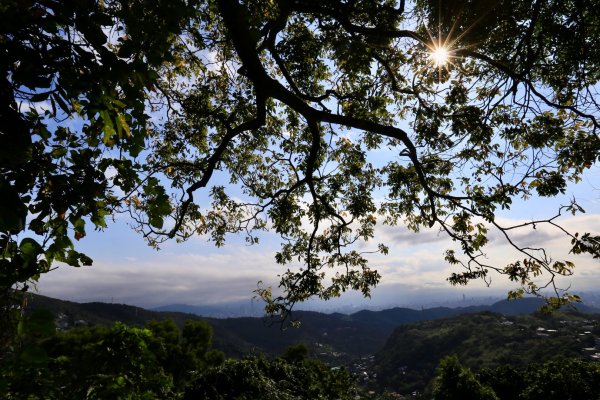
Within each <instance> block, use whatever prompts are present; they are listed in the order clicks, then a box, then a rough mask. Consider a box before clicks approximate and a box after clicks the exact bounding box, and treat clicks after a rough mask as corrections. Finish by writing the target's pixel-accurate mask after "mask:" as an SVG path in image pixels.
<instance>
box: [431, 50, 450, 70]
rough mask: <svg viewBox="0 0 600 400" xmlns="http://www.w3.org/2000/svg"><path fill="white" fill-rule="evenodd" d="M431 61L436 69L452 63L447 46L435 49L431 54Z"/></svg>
mask: <svg viewBox="0 0 600 400" xmlns="http://www.w3.org/2000/svg"><path fill="white" fill-rule="evenodd" d="M429 59H430V60H431V62H432V63H433V64H434V65H435V66H436V67H442V66H444V65H446V64H447V63H448V62H450V52H449V51H448V48H447V47H445V46H439V47H434V48H433V49H432V50H431V52H430V53H429Z"/></svg>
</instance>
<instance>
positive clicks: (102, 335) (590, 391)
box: [0, 296, 600, 400]
mask: <svg viewBox="0 0 600 400" xmlns="http://www.w3.org/2000/svg"><path fill="white" fill-rule="evenodd" d="M526 303H527V302H524V304H525V305H524V304H521V305H519V304H514V306H513V307H512V311H513V313H512V314H499V313H494V312H490V311H484V312H475V311H472V310H469V309H464V310H462V313H461V315H455V316H445V317H440V315H439V314H440V313H441V311H442V309H433V310H432V311H433V312H430V313H429V314H428V316H427V317H424V318H423V319H424V320H422V321H420V322H414V321H406V322H398V325H399V326H397V327H396V328H395V329H394V330H393V331H391V332H389V333H388V335H387V336H386V338H387V339H386V340H385V341H382V343H384V344H382V347H381V348H379V349H377V351H374V352H373V353H372V354H368V353H364V352H361V351H355V352H347V353H344V352H343V347H344V346H347V347H348V348H350V347H351V346H352V344H353V343H354V344H355V345H356V347H357V348H358V349H360V348H361V346H360V343H361V341H364V340H365V339H366V338H365V336H364V335H368V334H369V332H368V331H360V330H359V331H356V332H353V333H352V334H349V333H351V332H352V329H353V327H355V326H356V325H353V324H354V323H355V322H353V321H352V316H345V321H346V325H345V327H341V326H340V325H339V319H340V315H337V314H318V313H306V314H303V315H302V317H301V318H302V319H301V321H302V325H301V326H300V327H299V328H294V329H293V336H292V337H291V338H290V337H288V340H283V341H282V340H281V339H277V338H278V337H282V336H283V337H285V334H286V331H282V330H281V329H280V327H279V326H269V324H266V323H265V322H266V321H267V320H265V319H261V318H254V319H252V318H233V319H232V321H231V322H232V323H231V324H230V325H219V322H223V321H225V320H223V321H219V320H216V319H205V318H201V317H198V316H195V315H191V314H183V313H169V312H155V311H148V310H144V309H140V308H137V307H131V306H126V305H117V304H103V303H89V304H87V305H86V304H77V303H71V302H63V301H60V300H55V299H50V298H45V297H38V296H36V297H34V298H33V299H32V300H31V303H30V305H31V306H30V307H29V308H28V312H27V313H26V314H25V315H24V317H23V318H22V319H21V323H20V324H19V330H18V335H17V337H16V341H15V342H14V343H13V346H12V347H11V350H10V351H5V352H4V353H3V354H2V359H1V365H0V372H1V377H0V396H1V397H2V398H6V399H15V400H16V399H25V398H27V399H40V400H41V399H84V398H85V399H248V400H249V399H258V398H261V399H262V398H265V399H273V400H275V399H298V400H300V399H373V400H385V399H401V398H406V399H436V400H440V399H457V400H458V399H469V398H472V399H506V400H512V399H517V398H523V399H528V400H538V399H539V400H543V399H544V400H546V399H557V400H558V399H568V398H573V399H596V398H597V397H594V396H597V393H599V392H598V390H599V389H600V387H599V386H598V385H600V380H599V378H600V362H598V360H597V358H598V357H597V356H598V353H600V315H598V314H580V313H574V312H557V313H554V314H550V315H547V314H540V313H537V312H536V313H532V314H524V313H523V310H524V309H527V308H530V306H527V305H526ZM497 304H498V305H497V306H496V307H502V308H504V309H506V308H507V306H506V305H505V303H504V302H500V303H497ZM536 304H537V305H538V306H539V304H540V303H539V302H537V301H536ZM34 305H35V306H34ZM42 305H44V306H46V307H47V308H46V309H45V308H43V307H42ZM48 309H51V310H52V311H49V310H48ZM400 310H401V309H395V310H384V311H381V312H368V313H365V312H360V313H358V315H359V316H361V315H362V316H364V315H365V314H366V315H368V316H369V320H370V321H371V322H372V323H373V322H374V321H376V320H379V321H380V323H381V324H383V323H382V321H388V322H389V321H390V317H391V316H392V315H395V316H396V317H398V316H399V315H400V314H403V315H404V318H406V315H408V314H409V313H406V312H402V313H401V312H400ZM410 311H411V312H413V313H414V312H415V310H410ZM423 311H426V310H423ZM303 317H306V318H303ZM355 318H356V317H355ZM413 318H414V314H413ZM115 321H126V322H127V324H125V323H123V322H115ZM206 321H210V322H211V323H213V322H214V323H215V326H217V327H219V329H218V332H219V333H218V334H216V335H215V333H214V332H215V331H214V330H213V328H212V327H211V326H210V325H209V323H208V322H206ZM398 321H400V320H398ZM322 329H326V330H327V332H328V335H326V336H330V337H328V338H327V337H323V335H322V334H321V335H320V337H317V339H315V336H314V332H315V331H316V332H324V331H323V330H322ZM235 331H244V332H246V333H247V332H255V333H254V334H252V333H250V334H249V336H248V335H246V336H244V337H245V338H246V340H247V341H245V342H244V341H242V340H241V339H240V337H239V336H236V334H235ZM252 335H254V338H252V337H251V336H252ZM268 338H275V339H274V340H272V341H269V339H268ZM315 340H320V341H322V342H325V341H326V340H329V341H330V343H335V342H336V341H339V342H341V343H344V342H348V344H346V345H341V346H339V347H337V348H335V347H331V348H329V351H328V350H327V346H324V345H323V343H316V342H315ZM242 343H245V346H243V345H242ZM284 344H287V346H288V347H287V348H283V347H282V346H283V345H284ZM259 349H260V350H259ZM282 349H283V350H282ZM336 350H337V351H336ZM334 355H336V356H334ZM342 355H343V356H342ZM592 356H594V357H596V359H594V358H592ZM550 381H551V382H552V383H551V384H549V383H548V382H550ZM570 395H573V396H575V397H568V396H570ZM519 396H520V397H519Z"/></svg>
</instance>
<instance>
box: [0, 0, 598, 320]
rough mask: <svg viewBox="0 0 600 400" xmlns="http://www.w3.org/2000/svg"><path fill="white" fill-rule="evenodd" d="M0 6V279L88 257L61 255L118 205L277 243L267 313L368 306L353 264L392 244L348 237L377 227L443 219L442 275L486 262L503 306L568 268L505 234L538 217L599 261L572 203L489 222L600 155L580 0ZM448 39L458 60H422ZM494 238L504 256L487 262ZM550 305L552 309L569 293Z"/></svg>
mask: <svg viewBox="0 0 600 400" xmlns="http://www.w3.org/2000/svg"><path fill="white" fill-rule="evenodd" d="M0 13H1V16H2V19H3V21H7V23H6V24H4V25H3V27H2V28H0V29H2V40H1V41H0V52H1V54H2V58H1V59H2V62H1V64H0V68H1V69H2V81H1V82H0V85H1V88H0V97H1V99H0V100H1V102H2V104H1V105H0V107H1V109H0V118H1V120H2V122H1V124H0V126H1V127H2V128H1V133H2V135H1V137H0V142H1V143H0V144H1V145H0V149H1V150H0V159H1V163H0V168H1V170H2V174H1V176H0V194H1V196H2V198H3V199H4V202H5V204H6V205H8V206H7V207H3V208H2V210H1V213H0V232H1V234H0V246H1V250H2V254H3V256H2V259H0V280H1V281H0V283H1V285H2V286H3V287H4V288H10V287H13V286H14V285H15V284H22V283H24V282H27V281H28V280H30V279H35V278H36V277H37V276H39V274H40V273H44V272H46V271H48V270H49V269H50V268H51V265H52V263H53V262H55V261H60V262H66V263H67V264H70V265H73V266H79V265H86V264H90V263H91V259H90V258H89V257H88V256H87V255H84V254H81V253H80V252H78V251H77V250H76V247H75V245H74V243H75V242H74V241H76V240H79V239H81V238H82V237H83V236H85V233H86V229H89V227H91V226H93V227H94V228H98V229H102V228H104V227H106V218H107V217H110V216H113V215H115V214H116V213H121V212H122V213H128V214H130V216H131V217H132V221H133V224H134V226H135V227H136V229H137V230H139V231H140V232H142V233H143V235H144V237H145V238H147V239H148V240H149V242H150V243H151V244H153V245H158V244H160V242H161V241H163V240H166V239H169V238H177V239H179V240H185V239H187V238H189V237H190V236H192V235H198V234H199V235H208V236H209V237H210V238H211V239H212V240H213V241H214V242H215V243H216V244H217V245H221V244H223V243H224V241H225V238H226V235H227V234H229V233H241V234H244V235H246V237H247V240H248V242H249V243H252V244H254V243H256V242H258V240H259V236H260V231H263V230H271V231H274V232H276V233H277V234H279V235H280V236H281V238H282V247H281V250H280V251H279V252H278V253H277V254H276V261H277V262H279V263H280V264H283V265H289V266H288V269H286V270H285V271H284V272H283V273H282V274H281V280H280V282H279V285H280V292H277V293H274V292H273V291H272V289H271V288H269V287H259V289H258V290H257V292H258V294H259V295H260V296H261V297H263V298H264V299H265V300H266V301H267V310H268V311H269V312H272V313H277V312H285V311H286V310H288V309H289V308H290V307H292V306H293V305H294V304H295V303H296V302H299V301H303V300H306V299H307V298H309V297H311V296H318V297H320V298H323V299H329V298H332V297H336V296H339V295H340V294H341V293H342V292H344V291H346V290H351V289H352V290H359V291H361V292H362V293H363V294H365V295H369V293H370V289H371V288H372V287H373V286H374V285H376V284H377V283H378V282H379V279H380V274H379V273H378V272H377V270H376V269H374V268H372V267H370V266H369V264H368V262H367V253H369V252H381V253H386V252H387V247H386V245H385V244H384V243H383V244H379V245H373V246H372V247H369V246H368V245H369V244H370V243H367V246H366V247H365V246H363V245H362V244H361V243H362V242H368V241H369V240H370V239H372V238H373V236H374V232H375V227H376V225H377V224H378V223H385V224H389V225H393V226H396V225H402V224H403V225H405V226H406V227H408V228H409V229H411V230H414V231H418V230H419V229H422V228H427V227H429V228H433V227H435V228H437V229H439V230H440V231H441V232H443V233H445V234H447V235H448V236H449V237H450V238H452V239H453V240H454V241H455V242H456V243H457V244H458V246H459V247H460V249H461V251H462V255H460V254H459V253H458V252H456V251H454V250H453V249H450V250H448V252H447V253H446V259H447V260H448V261H449V262H450V263H451V264H455V265H456V266H457V267H458V269H457V271H456V272H454V273H453V274H452V275H451V276H450V277H449V281H450V282H451V283H453V284H466V283H468V282H469V281H471V280H473V279H484V280H486V281H487V280H488V279H489V274H490V273H491V272H492V271H496V272H499V273H501V274H504V275H506V276H507V277H508V278H509V279H510V280H512V281H514V282H515V283H516V285H517V290H515V291H514V292H512V295H513V296H518V295H520V294H522V293H524V292H531V293H539V291H540V290H541V288H544V287H548V286H550V287H552V288H554V289H557V288H556V285H555V277H557V276H562V275H569V274H571V273H572V269H573V267H574V264H573V263H572V262H570V261H568V260H562V259H559V260H557V259H554V258H552V257H551V255H550V254H548V253H547V252H546V251H545V249H543V248H541V247H531V246H527V245H525V244H523V243H520V242H519V241H518V240H517V239H516V238H513V236H512V235H511V234H512V233H513V232H514V231H515V229H517V228H519V227H521V228H522V227H535V226H539V225H542V224H548V225H551V226H553V227H555V228H557V229H559V230H560V231H561V232H562V233H564V234H565V238H566V240H568V241H571V244H572V251H573V253H576V254H578V253H589V254H591V255H592V256H594V257H598V256H599V249H600V238H599V237H598V236H596V235H595V234H594V233H589V232H579V233H576V232H569V231H567V230H565V229H564V228H562V227H560V225H558V223H559V221H558V220H557V217H558V216H559V215H560V214H563V213H567V212H571V213H578V212H582V211H583V210H582V209H581V207H580V206H579V205H578V204H577V203H576V202H575V201H573V202H572V203H570V204H565V205H562V206H561V205H557V214H556V215H550V216H548V218H547V219H543V220H540V221H529V222H524V223H523V224H519V225H516V226H509V225H505V223H504V222H501V221H499V220H497V218H496V215H497V213H498V212H499V211H500V210H506V209H510V207H511V205H512V203H513V201H522V200H527V199H529V198H531V197H533V196H541V197H553V196H557V195H559V194H562V193H564V192H565V191H566V188H567V185H568V184H570V183H572V182H577V181H579V180H580V179H581V176H582V174H583V173H584V172H585V170H586V169H588V168H591V167H593V166H594V165H595V163H596V162H597V159H598V152H599V150H600V140H599V138H598V128H599V122H598V118H599V109H598V103H597V84H598V79H599V78H600V68H599V64H600V49H599V48H598V46H595V44H594V41H595V38H597V37H598V36H599V35H600V32H599V29H600V28H599V27H600V24H599V23H598V22H599V18H600V16H599V15H598V13H597V7H595V3H594V2H593V1H592V0H578V1H575V0H566V1H565V0H545V1H542V0H530V1H515V0H469V1H466V2H465V1H443V2H440V1H437V0H418V1H415V2H405V1H404V0H401V1H398V2H397V1H391V0H360V1H353V2H344V1H340V0H323V1H319V2H314V1H307V0H277V1H275V0H274V1H268V2H264V1H255V0H246V1H241V0H212V1H206V2H196V1H192V0H190V1H184V0H178V1H145V0H136V1H133V2H131V1H120V0H114V1H113V0H111V1H104V2H96V1H93V0H86V1H77V2H75V1H66V2H53V1H46V0H39V1H35V0H28V1H9V2H5V3H4V4H3V5H2V7H0ZM440 43H445V45H446V47H447V51H448V53H449V55H450V62H449V63H446V64H443V65H442V64H438V65H433V63H432V62H431V59H430V56H429V53H430V52H431V51H432V50H434V49H435V48H436V47H438V46H439V45H440ZM42 110H44V111H42ZM151 115H153V116H154V117H155V118H154V119H152V118H150V116H151ZM159 119H160V121H159V122H156V121H157V120H159ZM217 175H219V176H221V177H225V179H228V180H229V181H228V182H227V183H224V182H223V180H222V179H219V180H217V179H216V176H217ZM206 198H208V200H206ZM494 232H499V233H500V236H501V237H504V238H505V239H506V240H507V241H508V243H509V244H510V245H511V246H512V247H513V248H514V249H515V250H516V251H517V252H519V254H520V255H519V256H518V257H517V259H516V260H513V261H512V262H510V263H508V264H507V265H495V264H490V263H487V262H486V261H485V253H486V244H488V242H489V238H490V235H492V234H495V233H494ZM540 278H545V280H542V281H540V280H539V279H540ZM540 282H541V283H540ZM556 294H557V300H556V301H555V302H554V303H550V305H551V306H560V305H561V304H562V303H564V302H565V301H568V300H576V297H572V296H569V295H568V294H563V293H562V292H560V291H557V292H556Z"/></svg>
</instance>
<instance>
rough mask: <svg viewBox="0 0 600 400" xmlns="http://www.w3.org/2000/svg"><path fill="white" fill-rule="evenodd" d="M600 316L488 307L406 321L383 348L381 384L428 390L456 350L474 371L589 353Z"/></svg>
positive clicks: (377, 367) (378, 362)
mask: <svg viewBox="0 0 600 400" xmlns="http://www.w3.org/2000/svg"><path fill="white" fill-rule="evenodd" d="M599 321H600V318H599V317H598V316H597V315H595V316H590V315H583V314H574V313H569V314H565V313H557V314H553V315H541V314H532V315H520V316H504V315H501V314H496V313H490V312H484V313H480V314H472V315H461V316H457V317H452V318H447V319H440V320H432V321H425V322H419V323H415V324H411V325H404V326H400V327H398V328H397V329H396V330H395V331H394V333H393V334H392V335H391V337H390V339H389V340H388V341H387V343H386V345H385V346H384V347H383V349H382V350H381V351H380V352H378V353H377V355H376V357H375V361H374V365H373V371H374V372H375V373H376V374H377V379H376V383H377V386H379V387H381V388H387V389H390V390H394V391H397V392H399V393H411V392H413V391H423V390H424V389H425V387H426V386H427V385H428V384H429V382H430V380H431V378H432V377H433V375H434V372H435V368H436V366H437V365H438V363H439V361H440V359H441V358H442V357H444V356H447V355H451V354H456V355H458V358H459V359H460V361H461V363H463V364H464V365H465V366H467V367H469V368H471V369H472V370H473V371H478V370H480V369H482V368H491V367H497V366H500V365H512V366H525V365H528V364H530V363H534V362H541V361H545V360H549V359H554V358H556V357H585V356H586V354H585V352H584V350H583V349H584V348H590V347H593V346H594V345H595V344H596V338H597V337H598V336H599V335H600V323H599ZM585 332H588V333H585ZM599 351H600V350H599Z"/></svg>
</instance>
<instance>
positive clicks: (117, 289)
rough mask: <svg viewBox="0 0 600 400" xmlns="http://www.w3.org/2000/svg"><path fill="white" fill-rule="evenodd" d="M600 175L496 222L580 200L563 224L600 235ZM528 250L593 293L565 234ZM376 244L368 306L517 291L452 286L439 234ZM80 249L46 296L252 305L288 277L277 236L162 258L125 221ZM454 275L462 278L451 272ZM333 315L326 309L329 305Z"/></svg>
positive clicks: (393, 235) (172, 248)
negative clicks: (383, 247) (563, 268)
mask: <svg viewBox="0 0 600 400" xmlns="http://www.w3.org/2000/svg"><path fill="white" fill-rule="evenodd" d="M599 176H600V171H599V170H598V169H595V170H593V171H590V172H589V173H588V174H587V175H586V177H585V179H584V181H583V182H582V184H580V185H579V186H578V187H576V188H575V187H571V188H570V190H569V191H568V192H567V194H566V195H565V196H564V197H563V198H561V199H558V200H557V199H550V201H541V200H535V199H534V200H533V201H530V202H527V203H515V204H514V205H513V209H512V210H511V211H510V213H504V214H503V215H501V217H500V219H499V221H507V222H508V221H510V220H512V221H519V220H520V221H526V220H531V219H532V218H536V217H540V216H544V215H545V216H548V215H550V214H551V213H552V211H553V210H555V208H556V206H557V204H559V203H561V202H562V203H566V202H568V199H569V198H570V197H572V196H573V195H576V196H577V198H578V199H579V200H580V201H581V203H582V205H583V206H584V208H586V211H587V213H586V214H584V215H581V216H576V217H565V218H563V219H562V221H563V224H564V225H565V226H567V227H570V228H572V229H574V230H578V231H592V232H594V231H597V228H598V227H600V196H599V193H598V191H597V189H596V188H595V186H594V183H595V182H599V183H600V179H597V178H598V177H599ZM491 237H492V243H490V244H489V246H488V248H489V255H490V260H489V261H490V262H494V261H495V262H496V263H497V264H499V265H505V264H506V261H508V260H509V259H510V256H511V252H510V250H509V248H508V247H507V246H506V244H505V242H504V240H503V239H502V238H501V237H500V236H499V235H497V234H492V235H491ZM515 238H516V240H517V241H518V242H519V243H521V244H540V243H543V244H545V245H546V246H547V247H548V248H549V249H550V250H551V255H552V256H553V257H555V258H556V259H565V258H566V259H569V260H573V261H576V262H577V267H576V271H575V275H574V277H573V278H568V279H566V280H564V281H563V283H564V285H563V286H565V287H566V286H568V285H571V290H572V291H581V290H590V289H596V288H597V287H598V284H599V283H600V269H599V268H598V267H599V266H600V265H599V263H598V261H593V260H591V259H589V258H576V257H573V256H572V255H567V254H566V253H567V251H568V241H566V240H565V239H564V237H562V236H561V235H560V234H559V232H558V231H556V230H551V229H549V228H547V227H538V229H536V230H535V231H522V232H517V233H516V235H515ZM375 242H376V243H379V242H382V243H386V244H387V245H388V246H389V247H390V254H389V255H388V256H373V257H372V259H371V262H372V265H373V266H375V267H377V269H378V270H379V271H380V273H381V274H382V275H383V278H382V283H381V285H380V287H379V288H378V289H376V290H375V291H374V295H373V299H372V300H370V301H369V300H365V302H366V304H371V305H374V304H375V305H406V304H412V303H415V301H412V299H415V298H419V299H421V298H423V296H425V297H431V299H432V300H433V299H434V298H435V297H436V294H439V296H440V297H444V296H447V297H452V296H454V297H458V296H461V295H462V293H467V294H469V293H476V294H477V295H479V296H485V294H486V293H489V294H490V295H502V294H505V293H506V290H508V289H509V288H510V287H511V286H510V284H509V283H508V282H507V280H506V279H505V278H504V277H501V276H494V275H493V276H492V287H491V288H485V290H482V288H484V285H482V284H481V283H474V284H472V285H469V287H467V288H464V287H460V288H451V287H450V286H449V284H448V283H447V282H446V278H447V277H448V275H449V274H450V272H452V271H453V267H451V266H449V265H448V264H447V263H446V262H445V261H444V259H443V254H444V250H445V249H446V248H448V247H449V246H451V245H452V244H451V242H450V241H449V240H448V239H447V238H446V237H445V236H444V235H443V234H440V233H438V231H437V230H435V229H432V230H428V231H423V232H421V233H419V234H415V233H413V232H410V231H408V230H406V229H405V228H404V227H388V226H382V225H379V226H378V228H377V231H376V237H375ZM78 245H79V246H81V247H80V250H81V251H84V252H86V253H87V254H88V255H89V256H91V257H92V258H93V259H94V265H93V266H92V267H82V268H72V267H60V268H58V269H57V270H55V271H52V272H50V273H48V274H44V276H43V277H42V278H41V280H40V282H39V284H38V291H39V293H41V294H44V295H48V296H52V297H58V298H62V299H67V300H73V301H81V302H85V301H104V302H111V301H113V302H118V303H127V304H134V305H139V306H144V307H153V306H158V305H164V304H172V303H186V304H192V305H198V304H213V303H220V302H229V301H236V300H244V299H247V300H248V301H249V299H251V298H252V296H253V290H254V289H256V285H257V282H258V281H259V280H262V281H263V282H265V283H266V284H272V285H276V282H277V274H278V273H280V272H281V271H282V270H283V267H282V266H279V265H277V264H275V262H274V253H275V251H276V250H277V249H278V247H279V239H278V237H277V236H275V235H265V236H264V237H263V240H262V243H261V244H259V245H256V246H247V245H246V244H245V243H244V241H243V238H241V237H236V236H230V237H229V240H228V242H227V244H226V245H225V246H224V247H222V248H216V247H214V245H213V244H212V243H210V242H207V240H206V238H202V237H198V238H193V239H191V240H190V241H189V242H187V243H180V244H178V243H175V242H174V241H172V242H168V243H165V244H164V245H163V246H162V249H161V250H160V251H156V250H153V249H151V248H150V247H148V246H147V245H146V244H145V242H144V241H143V239H142V238H141V236H139V235H137V234H136V233H135V232H133V231H132V230H131V229H129V228H128V227H127V225H126V220H125V219H124V220H119V221H116V222H115V223H112V224H110V225H109V228H108V229H107V230H105V231H104V232H90V233H89V235H88V236H87V237H85V238H84V239H83V240H81V241H80V242H79V243H78ZM454 271H455V270H454ZM360 302H361V300H360V296H357V295H356V294H350V295H346V296H344V297H343V298H342V299H341V301H338V302H336V303H334V304H342V303H355V304H357V303H360ZM324 307H325V308H329V307H328V305H327V304H326V305H324Z"/></svg>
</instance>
